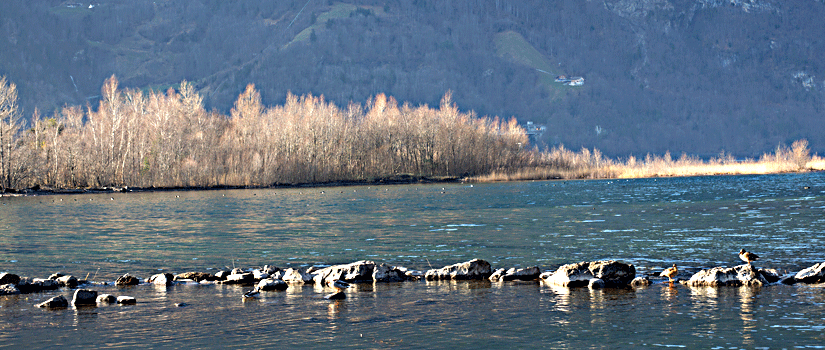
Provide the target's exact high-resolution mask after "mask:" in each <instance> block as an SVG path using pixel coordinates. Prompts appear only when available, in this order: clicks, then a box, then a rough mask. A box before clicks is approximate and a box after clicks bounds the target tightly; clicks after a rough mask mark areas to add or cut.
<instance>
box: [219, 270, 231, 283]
mask: <svg viewBox="0 0 825 350" xmlns="http://www.w3.org/2000/svg"><path fill="white" fill-rule="evenodd" d="M229 275H230V273H229V271H218V272H216V273H215V278H217V279H218V281H223V280H225V279H226V276H229Z"/></svg>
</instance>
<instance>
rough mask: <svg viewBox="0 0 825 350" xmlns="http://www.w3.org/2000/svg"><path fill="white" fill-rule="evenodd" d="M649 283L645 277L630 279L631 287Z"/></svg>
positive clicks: (643, 285)
mask: <svg viewBox="0 0 825 350" xmlns="http://www.w3.org/2000/svg"><path fill="white" fill-rule="evenodd" d="M649 285H650V280H649V279H648V278H647V277H636V278H634V279H633V280H632V281H630V286H631V287H645V286H649Z"/></svg>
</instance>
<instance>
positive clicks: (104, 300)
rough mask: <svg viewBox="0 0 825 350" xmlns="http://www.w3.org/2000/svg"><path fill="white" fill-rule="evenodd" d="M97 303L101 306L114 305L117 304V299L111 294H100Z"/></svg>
mask: <svg viewBox="0 0 825 350" xmlns="http://www.w3.org/2000/svg"><path fill="white" fill-rule="evenodd" d="M95 301H97V302H98V303H100V304H113V303H115V302H117V298H116V297H115V296H114V295H111V294H100V295H98V296H97V299H96V300H95Z"/></svg>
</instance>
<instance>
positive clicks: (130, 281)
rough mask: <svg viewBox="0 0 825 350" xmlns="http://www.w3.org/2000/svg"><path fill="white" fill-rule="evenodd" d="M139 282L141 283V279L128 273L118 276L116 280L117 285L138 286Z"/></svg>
mask: <svg viewBox="0 0 825 350" xmlns="http://www.w3.org/2000/svg"><path fill="white" fill-rule="evenodd" d="M138 284H140V279H138V278H137V277H135V276H132V275H130V274H128V273H127V274H125V275H123V276H120V277H118V278H117V280H116V281H115V285H118V286H136V285H138Z"/></svg>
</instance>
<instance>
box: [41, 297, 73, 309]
mask: <svg viewBox="0 0 825 350" xmlns="http://www.w3.org/2000/svg"><path fill="white" fill-rule="evenodd" d="M35 306H37V307H44V308H48V309H55V308H61V307H69V301H68V300H66V297H64V296H62V295H58V296H56V297H53V298H49V300H46V301H44V302H42V303H40V304H37V305H35Z"/></svg>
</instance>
